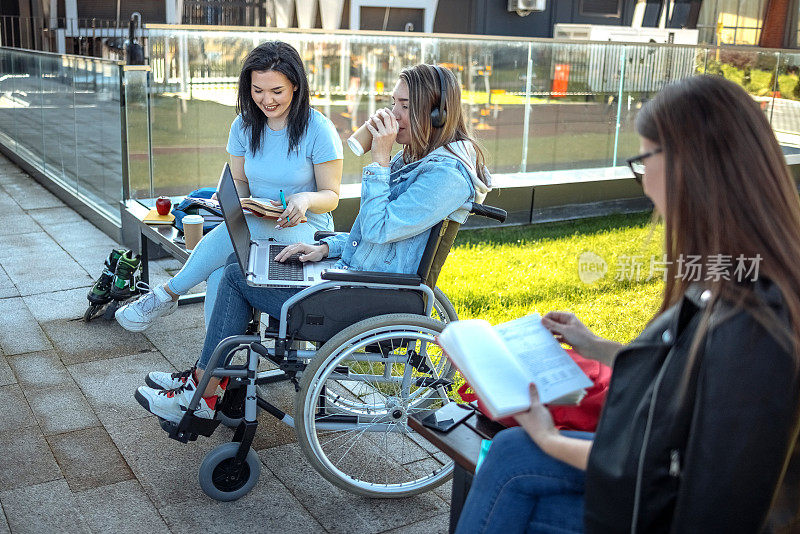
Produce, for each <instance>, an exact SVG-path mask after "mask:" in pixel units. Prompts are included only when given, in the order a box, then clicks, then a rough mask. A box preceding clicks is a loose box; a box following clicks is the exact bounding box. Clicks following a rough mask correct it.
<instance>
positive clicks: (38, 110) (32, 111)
mask: <svg viewBox="0 0 800 534" xmlns="http://www.w3.org/2000/svg"><path fill="white" fill-rule="evenodd" d="M18 54H19V56H18V62H17V68H18V71H17V72H18V73H19V74H20V77H19V78H17V94H18V97H19V99H20V102H19V103H20V105H19V107H17V109H16V113H17V120H19V121H20V124H19V126H18V129H17V136H18V142H19V145H20V146H21V147H25V148H26V149H27V150H28V151H29V153H30V155H29V158H28V159H30V160H31V163H33V164H35V165H37V166H41V165H42V162H43V158H42V150H43V148H44V147H43V143H42V136H43V135H44V128H43V125H42V76H41V66H40V64H39V55H38V54H36V53H32V52H25V51H20V52H18Z"/></svg>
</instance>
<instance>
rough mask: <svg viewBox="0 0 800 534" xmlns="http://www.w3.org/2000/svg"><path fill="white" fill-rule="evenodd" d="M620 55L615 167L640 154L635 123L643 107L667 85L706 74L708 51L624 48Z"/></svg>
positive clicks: (668, 48) (626, 46) (685, 47)
mask: <svg viewBox="0 0 800 534" xmlns="http://www.w3.org/2000/svg"><path fill="white" fill-rule="evenodd" d="M619 53H620V58H621V59H624V64H623V68H622V70H621V75H622V80H623V82H622V84H621V85H620V87H619V93H618V94H617V95H614V106H616V110H615V113H616V115H617V117H618V119H619V121H618V122H619V127H618V129H616V131H615V133H614V144H615V147H616V151H615V153H614V154H615V157H614V158H613V160H612V166H615V167H620V166H624V165H625V160H626V159H627V158H629V157H631V156H634V155H636V154H638V153H639V136H638V135H637V134H636V128H635V121H636V116H637V114H638V112H639V110H640V109H641V107H642V105H643V104H644V103H645V102H647V101H648V100H650V99H651V98H653V97H654V96H655V95H656V93H658V92H659V91H660V90H661V89H662V88H663V87H664V86H665V85H667V84H669V83H671V82H674V81H677V80H682V79H684V78H688V77H690V76H694V75H697V74H701V73H703V72H704V70H705V63H706V49H705V48H697V47H692V46H664V45H659V44H642V45H625V46H624V47H621V50H620V52H619Z"/></svg>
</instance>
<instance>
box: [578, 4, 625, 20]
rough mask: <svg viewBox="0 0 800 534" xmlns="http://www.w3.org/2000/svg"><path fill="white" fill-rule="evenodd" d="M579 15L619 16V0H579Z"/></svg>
mask: <svg viewBox="0 0 800 534" xmlns="http://www.w3.org/2000/svg"><path fill="white" fill-rule="evenodd" d="M580 14H581V15H588V16H592V17H619V16H620V14H621V13H620V1H619V0H581V8H580Z"/></svg>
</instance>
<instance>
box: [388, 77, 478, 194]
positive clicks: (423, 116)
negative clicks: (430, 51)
mask: <svg viewBox="0 0 800 534" xmlns="http://www.w3.org/2000/svg"><path fill="white" fill-rule="evenodd" d="M436 69H437V67H434V66H433V65H425V64H420V65H415V66H413V67H408V68H405V69H403V71H402V72H401V73H400V79H401V80H403V81H404V82H406V85H408V100H409V102H408V120H409V126H410V128H409V130H410V134H411V143H410V144H408V145H406V146H405V148H404V149H403V160H404V161H405V162H406V163H410V162H412V161H417V160H420V159H422V158H424V157H425V156H427V155H428V154H430V153H431V152H433V151H434V150H436V149H437V148H439V147H442V146H444V147H446V145H447V144H448V143H452V142H454V141H468V142H470V143H472V146H473V147H475V153H476V155H477V161H476V162H475V167H476V171H477V173H478V177H479V178H480V179H481V181H483V182H484V183H486V177H485V175H484V164H485V161H486V160H485V158H484V155H483V151H482V150H481V148H480V147H479V146H478V143H477V142H476V141H475V140H474V139H473V137H472V135H470V132H469V129H468V128H467V121H466V117H465V116H464V112H463V110H462V109H461V88H460V87H459V85H458V80H456V77H455V76H454V75H453V73H452V72H451V71H450V69H446V68H444V67H438V69H439V70H440V72H441V73H442V78H443V79H444V87H443V88H441V89H440V87H439V84H440V81H439V80H440V78H439V75H438V74H437V73H436ZM440 101H441V107H442V108H444V110H445V111H446V112H447V120H446V121H445V123H444V125H443V126H442V127H441V128H434V127H433V125H432V124H431V111H432V110H433V109H435V108H437V107H439V105H440ZM448 150H449V148H448Z"/></svg>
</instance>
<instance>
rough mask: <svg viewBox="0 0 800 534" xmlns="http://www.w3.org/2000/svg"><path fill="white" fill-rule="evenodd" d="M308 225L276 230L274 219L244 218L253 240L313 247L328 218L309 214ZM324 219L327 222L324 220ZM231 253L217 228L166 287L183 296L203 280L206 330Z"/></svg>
mask: <svg viewBox="0 0 800 534" xmlns="http://www.w3.org/2000/svg"><path fill="white" fill-rule="evenodd" d="M307 217H308V222H307V223H301V224H298V225H297V226H293V227H291V228H281V229H276V228H275V221H274V220H273V219H261V218H258V217H255V216H249V215H248V216H246V217H245V220H246V221H247V226H248V228H250V234H251V236H252V238H253V239H267V238H270V237H273V238H275V239H276V240H278V241H279V242H281V243H297V242H303V243H313V242H314V232H315V231H317V230H326V229H330V230H332V228H326V227H325V225H324V222H326V221H328V220H329V218H330V217H328V216H327V215H326V216H325V217H323V216H321V215H317V214H316V213H308V214H307ZM326 217H327V218H326ZM232 253H233V244H232V243H231V238H230V237H229V236H228V228H227V227H226V226H225V224H220V225H218V226H217V227H216V228H214V229H213V230H211V231H210V232H209V233H207V234H206V235H204V236H203V239H201V240H200V242H199V243H198V244H197V246H196V247H195V248H194V250H193V251H192V253H191V255H190V256H189V259H188V260H186V263H185V264H184V265H183V267H182V268H181V270H180V271H178V273H177V274H175V276H174V277H173V278H172V279H171V280H169V281H168V282H167V287H169V289H170V291H172V292H173V293H175V294H178V295H183V294H185V293H187V292H188V291H189V290H190V289H192V288H193V287H194V286H196V285H197V284H199V283H200V282H202V281H204V280H206V281H207V282H208V283H207V285H206V299H205V320H206V329H208V326H209V322H210V321H211V314H212V313H213V311H214V305H215V303H216V302H215V299H216V295H217V292H218V291H219V284H220V283H221V280H222V276H223V270H224V267H225V263H226V261H227V258H228V257H229V256H230V255H231V254H232Z"/></svg>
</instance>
